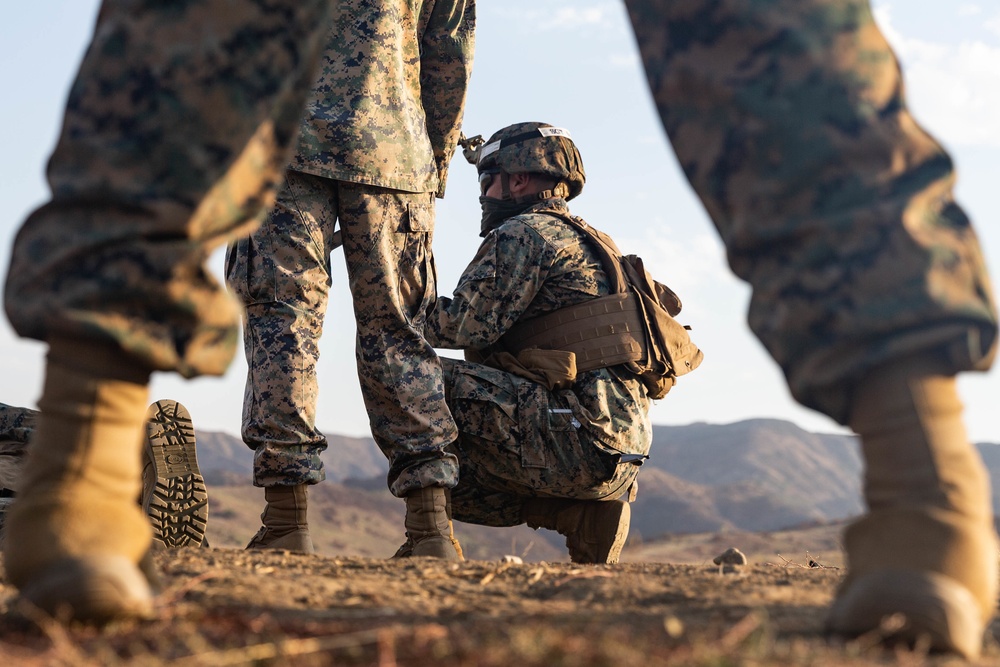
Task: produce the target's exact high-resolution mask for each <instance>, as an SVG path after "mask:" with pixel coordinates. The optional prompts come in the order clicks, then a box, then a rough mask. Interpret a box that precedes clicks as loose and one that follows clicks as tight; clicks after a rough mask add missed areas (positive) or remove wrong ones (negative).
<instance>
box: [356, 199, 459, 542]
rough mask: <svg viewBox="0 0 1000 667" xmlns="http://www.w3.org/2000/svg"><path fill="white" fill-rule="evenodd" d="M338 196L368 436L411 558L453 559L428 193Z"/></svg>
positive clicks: (451, 428) (451, 480)
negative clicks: (409, 541)
mask: <svg viewBox="0 0 1000 667" xmlns="http://www.w3.org/2000/svg"><path fill="white" fill-rule="evenodd" d="M340 192H341V196H340V211H339V214H340V225H341V231H342V233H343V237H344V257H345V259H346V261H347V275H348V279H349V281H350V285H351V294H352V296H353V297H354V315H355V320H356V322H357V349H356V351H355V354H356V357H357V362H358V377H359V379H360V381H361V393H362V396H363V397H364V400H365V407H366V408H367V410H368V418H369V422H370V424H371V429H372V435H373V436H374V438H375V442H376V443H378V446H379V448H380V449H381V450H382V453H383V454H385V455H386V457H387V458H388V459H389V489H390V490H391V491H392V493H393V495H395V496H397V497H401V498H406V506H407V519H406V526H407V531H408V532H410V533H411V536H413V537H414V540H415V545H414V555H418V556H419V555H428V556H438V557H448V558H451V557H455V556H456V552H455V549H454V547H453V546H452V543H451V535H450V531H445V530H444V529H443V528H442V527H447V526H448V521H447V517H446V506H447V498H446V493H445V489H449V488H451V487H453V486H455V484H456V482H457V481H458V461H457V459H456V458H455V456H454V454H451V453H449V452H447V451H446V450H445V448H446V447H447V446H448V445H449V444H450V443H451V442H453V441H454V440H455V438H456V437H457V435H458V431H457V429H456V427H455V422H454V420H453V419H452V417H451V413H450V412H449V410H448V406H447V405H446V403H445V397H444V384H443V381H442V378H441V363H440V360H439V359H438V356H437V354H436V353H435V352H434V349H433V348H432V347H431V346H430V345H429V344H428V343H427V341H426V340H425V339H424V336H423V326H424V322H423V320H424V312H425V311H426V309H427V307H428V305H429V304H430V303H431V302H433V300H434V298H435V296H436V285H435V281H436V276H435V273H434V260H433V257H432V255H431V241H432V237H433V231H434V208H433V206H434V200H433V194H431V193H417V194H414V193H407V192H397V191H393V190H386V189H383V188H375V187H371V186H365V185H357V184H350V183H344V184H342V185H341V190H340ZM418 535H419V536H420V537H419V539H418V537H417V536H418Z"/></svg>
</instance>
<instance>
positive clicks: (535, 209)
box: [424, 199, 652, 454]
mask: <svg viewBox="0 0 1000 667" xmlns="http://www.w3.org/2000/svg"><path fill="white" fill-rule="evenodd" d="M547 208H556V209H559V210H562V211H567V210H568V207H567V205H566V202H565V201H564V200H562V199H550V200H547V201H545V202H540V203H539V204H536V205H535V206H532V207H531V208H529V209H528V210H527V211H526V212H525V213H523V214H521V215H518V216H515V217H513V218H509V219H508V220H506V221H505V222H504V223H503V224H501V225H500V226H499V227H497V228H496V229H495V230H493V231H492V232H490V233H489V235H487V237H486V239H485V240H484V241H483V243H482V245H481V246H480V247H479V251H478V252H477V253H476V257H475V258H474V259H473V260H472V262H471V263H470V264H469V266H468V267H467V268H466V269H465V272H464V273H463V274H462V277H461V278H460V279H459V282H458V287H456V288H455V293H454V295H453V296H452V297H450V298H449V297H438V299H437V301H436V302H435V304H434V306H433V307H432V309H431V310H430V312H429V313H428V318H427V324H426V329H425V332H424V334H425V336H426V338H427V340H428V341H429V342H430V343H431V345H433V346H435V347H439V348H449V349H472V350H485V349H487V348H489V347H490V346H492V345H494V344H496V343H497V341H499V339H500V337H501V336H503V334H504V333H505V332H507V331H508V330H509V329H510V328H511V326H513V325H514V324H515V323H516V322H518V321H519V320H525V319H530V318H533V317H537V316H539V315H542V314H544V313H547V312H550V311H553V310H557V309H559V308H562V307H564V306H571V305H574V304H577V303H580V302H582V301H586V300H588V299H591V298H594V297H597V296H602V295H605V294H608V293H610V285H609V283H608V279H607V276H606V274H605V272H604V269H603V268H602V267H601V263H600V260H599V259H598V257H597V254H596V253H595V252H594V251H593V250H592V249H591V248H590V247H589V245H587V244H586V242H585V241H584V238H583V236H582V235H581V234H580V233H579V232H577V231H576V230H575V229H573V228H572V227H570V226H569V225H568V224H566V223H565V222H563V221H562V220H560V219H559V218H556V217H554V216H551V215H546V214H545V213H544V211H545V210H546V209H547ZM569 391H570V392H571V393H572V394H573V395H575V397H576V400H570V403H571V404H572V405H573V412H574V416H576V418H577V419H578V420H579V421H580V422H581V424H582V427H581V429H580V431H581V435H583V434H586V435H587V436H589V438H590V439H591V441H592V442H595V443H599V444H602V445H605V446H607V447H610V448H611V449H613V450H615V451H617V452H622V453H626V454H646V453H648V452H649V446H650V442H651V437H652V430H651V426H650V423H649V416H648V413H649V399H648V398H647V397H646V390H645V388H644V387H643V385H642V383H641V382H640V381H639V379H638V378H637V377H636V376H635V375H633V374H632V373H630V372H629V371H627V370H626V369H625V368H623V367H621V366H613V367H610V368H600V369H597V370H593V371H588V372H586V373H581V374H580V375H578V376H577V380H576V382H575V383H574V385H573V387H572V389H571V390H569ZM560 393H562V392H560ZM567 398H569V397H567Z"/></svg>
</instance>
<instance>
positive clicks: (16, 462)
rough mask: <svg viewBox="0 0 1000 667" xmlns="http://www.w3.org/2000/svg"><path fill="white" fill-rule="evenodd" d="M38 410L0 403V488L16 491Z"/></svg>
mask: <svg viewBox="0 0 1000 667" xmlns="http://www.w3.org/2000/svg"><path fill="white" fill-rule="evenodd" d="M37 421H38V412H37V411H36V410H31V409H29V408H19V407H15V406H13V405H6V404H4V403H0V490H2V489H7V490H9V491H17V490H18V488H19V482H20V479H21V467H22V466H23V460H24V454H25V450H26V448H27V446H28V440H30V439H31V434H32V432H33V431H34V430H35V424H36V422H37Z"/></svg>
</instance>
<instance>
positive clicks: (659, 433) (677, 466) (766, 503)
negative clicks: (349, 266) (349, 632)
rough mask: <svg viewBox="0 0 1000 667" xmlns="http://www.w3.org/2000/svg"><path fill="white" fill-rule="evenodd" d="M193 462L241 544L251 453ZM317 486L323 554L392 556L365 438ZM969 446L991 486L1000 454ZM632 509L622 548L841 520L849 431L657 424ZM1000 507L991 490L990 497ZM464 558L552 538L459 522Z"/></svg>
mask: <svg viewBox="0 0 1000 667" xmlns="http://www.w3.org/2000/svg"><path fill="white" fill-rule="evenodd" d="M198 438H199V441H198V442H199V447H198V452H199V454H198V455H199V461H200V464H201V468H202V471H203V472H204V474H205V477H206V479H207V480H208V483H209V486H210V491H211V497H212V516H211V521H210V524H211V526H210V531H209V534H210V536H211V537H212V538H213V539H215V540H217V541H218V542H219V543H220V544H221V545H227V546H236V545H239V544H242V543H245V542H246V541H247V540H248V539H249V537H250V535H252V534H253V532H254V531H255V530H256V526H257V525H258V521H257V515H258V514H259V513H260V510H261V508H262V506H263V494H262V492H261V490H260V489H255V488H253V487H251V486H250V483H249V480H250V466H251V461H252V454H251V452H250V451H249V450H248V449H247V448H246V446H245V445H244V444H243V443H242V442H241V441H239V439H237V438H235V437H233V436H230V435H227V434H224V433H208V432H205V433H199V434H198ZM329 440H330V447H329V449H327V451H326V452H325V453H324V455H323V459H324V461H325V463H326V470H327V478H328V479H327V481H326V482H324V483H323V484H320V485H319V486H317V487H315V488H314V489H313V490H312V491H311V493H312V496H311V497H312V498H313V501H312V502H311V507H312V508H315V511H314V513H313V514H312V516H313V524H314V526H315V528H314V529H315V530H316V533H317V534H316V539H317V545H318V547H319V548H320V550H321V551H322V552H326V553H341V554H352V555H366V556H384V555H388V554H390V553H392V551H393V550H394V549H395V547H396V546H398V544H399V542H400V541H401V540H402V529H401V525H402V514H403V507H402V503H400V502H399V501H398V500H396V499H394V498H392V497H391V496H390V495H389V493H388V491H387V490H386V488H385V482H384V476H385V473H386V470H387V466H386V461H385V458H384V457H383V456H382V454H381V452H379V450H378V448H377V447H376V446H375V443H374V441H372V440H371V439H370V438H348V437H342V436H329ZM979 447H980V450H981V451H982V453H983V457H984V460H985V461H986V463H987V466H988V467H989V468H990V471H991V474H992V476H993V478H994V480H995V481H994V489H995V490H1000V447H998V446H996V445H991V444H981V445H980V446H979ZM639 480H640V482H639V496H638V499H637V501H636V503H635V505H634V506H633V513H632V516H633V519H632V538H631V539H632V541H633V543H636V544H638V543H640V542H651V541H656V540H658V539H662V538H664V537H665V536H668V535H676V534H682V533H703V532H720V531H721V532H730V531H735V532H739V531H774V530H780V529H783V528H787V527H792V526H802V525H809V524H822V523H828V522H836V521H841V520H843V519H845V518H848V517H851V516H854V515H857V514H858V513H860V512H861V511H862V502H861V491H860V488H861V461H860V456H859V452H858V447H857V442H856V439H855V438H854V437H852V436H845V435H830V434H817V433H810V432H808V431H805V430H803V429H801V428H799V427H797V426H795V425H794V424H791V423H789V422H785V421H780V420H774V419H754V420H747V421H741V422H736V423H733V424H704V423H699V424H691V425H687V426H656V427H654V430H653V447H652V451H651V458H650V460H649V461H648V462H647V463H646V464H645V465H644V466H643V469H642V474H641V475H640V477H639ZM994 498H995V505H996V506H997V508H998V509H1000V494H997V493H996V492H995V496H994ZM459 531H460V533H461V534H460V537H461V539H462V541H463V545H465V546H466V548H467V549H469V550H470V551H471V554H470V555H472V556H474V557H481V558H492V557H499V556H500V555H503V554H505V553H516V554H518V555H522V553H523V554H525V555H527V556H528V557H529V558H531V559H533V560H534V559H537V560H545V559H552V558H555V557H559V554H561V553H562V543H561V540H560V539H559V537H558V536H557V535H553V534H550V533H547V532H546V531H538V532H537V533H536V532H534V531H531V530H529V529H527V528H525V527H520V528H517V529H503V530H499V529H483V528H478V527H474V526H465V525H462V526H460V528H459Z"/></svg>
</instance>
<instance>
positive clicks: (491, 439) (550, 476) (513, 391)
mask: <svg viewBox="0 0 1000 667" xmlns="http://www.w3.org/2000/svg"><path fill="white" fill-rule="evenodd" d="M441 363H442V364H443V366H444V377H445V385H446V386H447V391H448V406H449V407H450V408H451V411H452V414H453V415H454V417H455V422H456V423H457V424H458V429H459V437H458V440H457V441H456V442H455V444H454V445H453V446H452V448H453V450H454V451H455V452H457V454H458V460H459V461H460V463H461V477H460V479H459V482H458V486H456V487H455V488H454V489H452V492H451V508H452V518H454V519H456V520H458V521H465V522H466V523H476V524H482V525H486V526H516V525H518V524H521V523H524V515H523V513H522V506H523V504H524V503H525V501H527V500H529V499H531V498H540V497H541V498H572V499H575V500H603V499H607V498H617V497H619V496H622V495H623V494H625V493H626V492H627V491H628V490H629V487H630V486H631V485H632V483H633V482H634V481H635V478H636V476H637V475H638V472H639V468H638V466H636V465H634V464H631V463H624V464H622V463H619V459H620V458H621V457H620V455H619V454H617V453H616V452H615V451H614V450H613V449H611V448H608V447H604V446H601V445H599V444H595V443H596V438H594V437H592V436H591V435H590V434H589V432H588V428H587V426H586V425H585V424H581V423H580V422H579V421H578V420H577V419H576V417H574V415H573V414H572V412H571V411H570V408H571V407H572V406H574V405H579V403H578V401H576V400H575V398H573V397H571V394H572V392H570V391H554V392H553V391H548V390H547V389H546V388H545V387H543V386H541V385H539V384H537V383H535V382H531V381H530V380H525V379H523V378H520V377H518V376H516V375H512V374H510V373H505V372H504V371H501V370H497V369H495V368H490V367H489V366H483V365H482V364H474V363H470V362H467V361H459V360H455V359H442V360H441Z"/></svg>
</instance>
